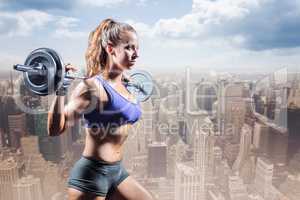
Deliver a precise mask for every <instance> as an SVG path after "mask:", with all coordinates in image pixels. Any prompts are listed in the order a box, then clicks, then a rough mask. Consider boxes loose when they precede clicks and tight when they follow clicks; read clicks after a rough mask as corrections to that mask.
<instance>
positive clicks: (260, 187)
mask: <svg viewBox="0 0 300 200" xmlns="http://www.w3.org/2000/svg"><path fill="white" fill-rule="evenodd" d="M273 169H274V165H273V164H272V163H271V162H270V161H269V160H267V159H266V158H261V157H258V158H257V163H256V170H255V180H254V184H255V188H256V191H257V192H258V193H259V195H261V196H262V197H263V198H265V199H267V198H268V197H269V192H270V188H271V186H272V178H273Z"/></svg>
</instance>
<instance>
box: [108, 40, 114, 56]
mask: <svg viewBox="0 0 300 200" xmlns="http://www.w3.org/2000/svg"><path fill="white" fill-rule="evenodd" d="M106 52H107V53H108V54H111V55H113V54H114V53H115V49H114V47H113V45H112V44H111V43H110V42H109V43H108V44H107V46H106Z"/></svg>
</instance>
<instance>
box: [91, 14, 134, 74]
mask: <svg viewBox="0 0 300 200" xmlns="http://www.w3.org/2000/svg"><path fill="white" fill-rule="evenodd" d="M126 31H131V32H134V33H136V31H135V29H134V28H133V27H132V26H130V25H129V24H127V23H120V22H117V21H115V20H113V19H105V20H103V21H102V22H101V23H100V24H99V25H98V27H96V29H95V30H93V31H92V32H91V33H90V35H89V40H88V47H87V50H86V53H85V60H86V65H87V76H88V77H92V76H94V75H96V74H98V73H102V72H103V71H105V70H108V63H107V57H108V54H107V52H106V51H105V47H106V46H107V45H108V44H109V43H110V44H111V45H113V46H116V45H118V44H120V43H121V42H122V39H123V37H122V36H123V34H124V33H125V32H126Z"/></svg>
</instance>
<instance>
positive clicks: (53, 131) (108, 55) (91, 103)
mask: <svg viewBox="0 0 300 200" xmlns="http://www.w3.org/2000/svg"><path fill="white" fill-rule="evenodd" d="M137 58H138V38H137V33H136V31H135V29H134V28H133V27H132V26H130V25H129V24H126V23H121V22H117V21H114V20H112V19H105V20H103V21H102V22H101V23H100V25H99V26H98V27H97V28H96V29H95V30H94V31H92V32H91V33H90V36H89V41H88V48H87V51H86V64H87V75H88V78H86V79H84V80H83V81H81V82H80V83H79V84H78V85H77V86H76V89H75V90H73V91H72V94H71V98H70V101H69V102H68V103H67V105H66V106H64V95H65V94H66V91H67V90H66V89H67V86H68V85H69V82H68V80H67V79H65V80H64V87H61V88H60V89H59V90H58V91H57V92H56V94H57V96H56V97H55V99H54V102H53V104H52V105H51V108H50V111H49V115H48V131H49V135H50V136H56V135H59V134H61V133H63V132H64V131H65V130H66V128H67V127H69V126H72V125H73V124H74V121H75V120H78V119H79V118H80V117H81V116H83V118H84V120H85V123H86V139H85V147H84V150H83V153H82V157H81V158H80V159H79V160H78V161H77V162H76V163H75V165H74V166H73V168H72V170H71V172H70V177H69V179H68V197H69V200H75V199H76V200H77V199H96V200H102V199H105V197H106V196H107V193H108V192H109V191H111V190H117V192H118V193H120V194H121V195H122V196H123V197H124V198H126V199H129V200H149V199H153V198H152V196H151V195H150V193H149V192H147V191H146V190H145V189H144V188H143V187H142V186H141V185H140V184H139V183H138V182H137V181H136V180H135V179H134V178H132V177H131V176H130V175H129V174H128V172H127V171H126V169H125V168H124V167H123V165H122V161H121V160H122V154H123V148H124V141H125V139H126V137H127V134H128V128H130V127H131V125H132V124H133V123H135V122H136V121H138V119H139V118H140V116H141V108H140V105H139V104H138V103H136V102H135V97H134V96H133V95H132V94H130V93H129V92H128V90H127V89H126V88H125V86H124V85H123V83H122V79H123V72H124V71H125V70H129V69H131V68H132V66H133V65H134V64H135V61H136V59H137ZM65 68H66V70H67V71H68V70H71V71H73V70H75V68H74V67H73V66H72V65H67V66H66V67H65Z"/></svg>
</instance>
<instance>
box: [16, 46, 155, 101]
mask: <svg viewBox="0 0 300 200" xmlns="http://www.w3.org/2000/svg"><path fill="white" fill-rule="evenodd" d="M13 68H14V70H17V71H21V72H23V78H24V82H25V86H26V88H27V89H28V90H30V91H31V92H33V93H34V94H37V95H40V96H46V95H49V94H52V93H54V92H55V91H57V90H58V89H59V88H60V87H62V84H63V78H64V77H67V78H71V79H85V78H87V77H83V76H78V75H75V74H69V73H65V69H64V62H63V60H62V58H61V57H60V56H59V54H58V53H57V52H56V51H54V50H53V49H50V48H38V49H35V50H33V51H32V52H31V53H30V54H29V55H28V56H27V58H26V60H25V62H24V64H23V65H22V64H16V65H14V66H13ZM123 84H124V85H125V87H126V88H127V90H128V91H129V92H130V93H132V94H133V95H134V96H135V97H136V99H137V101H139V102H142V101H146V100H147V99H148V98H149V97H150V96H151V94H152V91H153V87H154V85H153V80H152V76H151V75H150V74H149V73H148V72H146V71H144V70H137V69H136V70H131V71H130V72H129V74H128V78H125V79H124V81H123Z"/></svg>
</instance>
